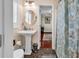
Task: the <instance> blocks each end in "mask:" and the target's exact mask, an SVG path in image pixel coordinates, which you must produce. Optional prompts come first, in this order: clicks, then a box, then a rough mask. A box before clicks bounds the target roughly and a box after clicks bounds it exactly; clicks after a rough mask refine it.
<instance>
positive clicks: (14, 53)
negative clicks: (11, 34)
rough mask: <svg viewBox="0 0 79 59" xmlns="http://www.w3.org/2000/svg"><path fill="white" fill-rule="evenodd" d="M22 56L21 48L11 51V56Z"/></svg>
mask: <svg viewBox="0 0 79 59" xmlns="http://www.w3.org/2000/svg"><path fill="white" fill-rule="evenodd" d="M23 57H24V51H23V49H17V50H15V51H14V52H13V58H23Z"/></svg>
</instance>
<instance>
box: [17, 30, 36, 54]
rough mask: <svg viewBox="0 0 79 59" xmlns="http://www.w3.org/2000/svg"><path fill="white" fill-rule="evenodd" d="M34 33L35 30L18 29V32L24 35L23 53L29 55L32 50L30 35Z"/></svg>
mask: <svg viewBox="0 0 79 59" xmlns="http://www.w3.org/2000/svg"><path fill="white" fill-rule="evenodd" d="M35 33H36V30H22V31H18V34H21V35H24V36H25V55H31V52H32V35H33V34H35Z"/></svg>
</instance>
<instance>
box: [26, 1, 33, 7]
mask: <svg viewBox="0 0 79 59" xmlns="http://www.w3.org/2000/svg"><path fill="white" fill-rule="evenodd" d="M27 5H34V1H29V0H28V1H26V2H25V6H27Z"/></svg>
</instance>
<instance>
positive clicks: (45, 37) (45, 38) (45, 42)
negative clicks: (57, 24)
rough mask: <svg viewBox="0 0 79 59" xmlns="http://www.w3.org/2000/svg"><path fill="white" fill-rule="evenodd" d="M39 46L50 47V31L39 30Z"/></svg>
mask: <svg viewBox="0 0 79 59" xmlns="http://www.w3.org/2000/svg"><path fill="white" fill-rule="evenodd" d="M41 48H52V33H49V32H41Z"/></svg>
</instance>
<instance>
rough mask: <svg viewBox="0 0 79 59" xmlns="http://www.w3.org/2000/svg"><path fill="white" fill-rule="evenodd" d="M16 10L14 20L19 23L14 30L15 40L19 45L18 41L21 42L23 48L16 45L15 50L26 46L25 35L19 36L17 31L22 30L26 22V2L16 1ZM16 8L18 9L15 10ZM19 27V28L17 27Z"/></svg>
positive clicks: (22, 0)
mask: <svg viewBox="0 0 79 59" xmlns="http://www.w3.org/2000/svg"><path fill="white" fill-rule="evenodd" d="M14 4H16V6H15V5H14V9H13V12H14V14H13V16H14V18H13V20H15V21H17V22H16V24H15V25H13V26H14V27H15V28H14V29H13V31H14V32H13V40H15V42H16V43H17V42H18V41H21V46H19V44H18V45H16V44H15V46H14V49H19V48H23V49H24V46H25V41H24V40H25V37H24V36H23V35H20V34H17V30H22V29H23V26H22V23H23V21H24V16H25V15H24V0H14ZM15 8H16V9H15ZM16 25H17V26H16Z"/></svg>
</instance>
